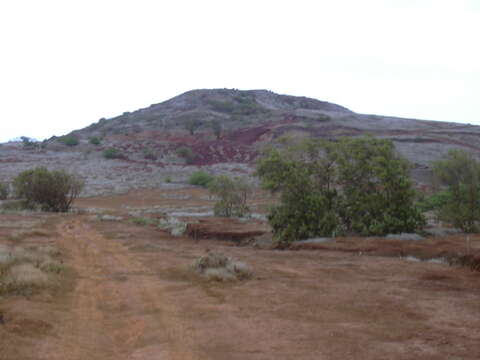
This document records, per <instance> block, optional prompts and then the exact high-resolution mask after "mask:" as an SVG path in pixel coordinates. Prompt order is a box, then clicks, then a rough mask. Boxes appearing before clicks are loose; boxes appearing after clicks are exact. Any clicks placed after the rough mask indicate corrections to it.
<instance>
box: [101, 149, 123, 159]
mask: <svg viewBox="0 0 480 360" xmlns="http://www.w3.org/2000/svg"><path fill="white" fill-rule="evenodd" d="M103 157H104V158H105V159H122V158H123V155H122V152H121V151H120V150H119V149H117V148H114V147H110V148H108V149H105V150H104V151H103Z"/></svg>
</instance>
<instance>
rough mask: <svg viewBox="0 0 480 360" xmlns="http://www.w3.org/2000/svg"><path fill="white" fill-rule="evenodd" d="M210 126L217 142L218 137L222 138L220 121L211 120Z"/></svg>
mask: <svg viewBox="0 0 480 360" xmlns="http://www.w3.org/2000/svg"><path fill="white" fill-rule="evenodd" d="M210 126H211V128H212V130H213V133H214V134H215V137H216V138H217V140H218V139H220V137H221V136H222V124H221V123H220V121H218V120H212V121H211V123H210Z"/></svg>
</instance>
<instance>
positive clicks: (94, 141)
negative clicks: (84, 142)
mask: <svg viewBox="0 0 480 360" xmlns="http://www.w3.org/2000/svg"><path fill="white" fill-rule="evenodd" d="M88 142H89V143H90V144H92V145H100V144H101V143H102V139H101V138H99V137H98V136H93V137H91V138H90V139H89V140H88Z"/></svg>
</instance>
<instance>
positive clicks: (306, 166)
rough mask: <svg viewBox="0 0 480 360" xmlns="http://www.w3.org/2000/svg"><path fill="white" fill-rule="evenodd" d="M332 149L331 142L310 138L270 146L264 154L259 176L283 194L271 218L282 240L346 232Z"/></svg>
mask: <svg viewBox="0 0 480 360" xmlns="http://www.w3.org/2000/svg"><path fill="white" fill-rule="evenodd" d="M332 150H333V148H332V144H331V143H328V142H319V141H313V140H308V141H305V142H302V143H297V144H287V146H286V148H285V149H284V150H279V149H275V148H269V149H267V150H266V151H265V153H264V155H263V156H262V157H261V159H260V161H259V163H258V166H257V175H258V176H259V177H260V178H261V180H262V184H263V186H264V188H265V189H267V190H270V191H271V192H272V193H278V194H279V195H280V196H279V198H280V199H279V200H280V204H279V205H276V206H274V207H272V208H271V209H270V213H269V215H268V220H269V222H270V225H271V226H272V228H273V233H274V235H275V237H276V238H277V239H278V240H279V241H280V242H281V243H283V244H287V243H290V242H292V241H295V240H300V239H306V238H309V237H314V236H331V235H332V234H334V233H335V232H336V233H340V232H342V227H341V221H340V218H339V216H338V214H337V211H336V208H337V202H338V199H337V198H338V197H337V189H336V188H335V180H336V169H335V166H334V164H335V162H334V159H333V158H332V154H331V152H332Z"/></svg>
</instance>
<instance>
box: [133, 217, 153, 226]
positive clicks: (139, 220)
mask: <svg viewBox="0 0 480 360" xmlns="http://www.w3.org/2000/svg"><path fill="white" fill-rule="evenodd" d="M130 222H131V223H132V224H135V225H139V226H147V225H154V224H156V223H157V222H158V221H157V220H155V219H150V218H145V217H134V218H132V219H131V220H130Z"/></svg>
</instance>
